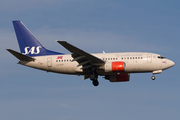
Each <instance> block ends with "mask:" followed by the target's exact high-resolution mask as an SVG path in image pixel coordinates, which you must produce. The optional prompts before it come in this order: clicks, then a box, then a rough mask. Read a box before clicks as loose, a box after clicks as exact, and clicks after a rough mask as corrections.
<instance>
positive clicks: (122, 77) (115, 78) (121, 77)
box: [105, 73, 130, 82]
mask: <svg viewBox="0 0 180 120" xmlns="http://www.w3.org/2000/svg"><path fill="white" fill-rule="evenodd" d="M129 77H130V75H129V73H123V74H117V75H106V76H105V79H107V80H109V81H110V82H127V81H129Z"/></svg>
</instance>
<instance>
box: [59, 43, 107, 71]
mask: <svg viewBox="0 0 180 120" xmlns="http://www.w3.org/2000/svg"><path fill="white" fill-rule="evenodd" d="M57 42H58V43H59V44H61V45H62V46H63V47H65V48H66V49H67V50H69V51H70V52H71V53H72V54H71V56H72V57H73V58H74V59H73V61H77V62H78V63H79V65H78V66H81V65H82V66H83V67H82V69H87V68H92V67H98V66H101V65H104V64H105V61H103V60H101V59H99V58H97V57H95V56H93V55H91V54H89V53H87V52H85V51H83V50H81V49H79V48H77V47H75V46H73V45H71V44H69V43H67V42H66V41H57Z"/></svg>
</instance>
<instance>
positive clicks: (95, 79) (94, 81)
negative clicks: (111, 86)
mask: <svg viewBox="0 0 180 120" xmlns="http://www.w3.org/2000/svg"><path fill="white" fill-rule="evenodd" d="M90 79H91V81H92V84H93V85H94V86H98V85H99V81H98V74H96V73H95V72H93V73H92V74H91V75H90Z"/></svg>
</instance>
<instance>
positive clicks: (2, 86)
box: [0, 0, 180, 120]
mask: <svg viewBox="0 0 180 120" xmlns="http://www.w3.org/2000/svg"><path fill="white" fill-rule="evenodd" d="M179 4H180V2H179V1H178V0H171V1H167V0H151V1H147V0H137V1H133V0H119V1H117V0H111V1H108V0H91V1H86V0H51V1H50V0H31V1H25V0H16V1H11V0H1V4H0V16H1V19H0V21H1V22H0V40H1V44H0V51H1V56H0V58H1V59H0V62H1V64H0V68H1V73H0V118H1V119H3V120H9V119H13V120H24V119H26V120H32V119H33V120H41V119H43V120H52V119H53V120H84V119H85V120H92V119H99V120H109V119H113V120H119V119H122V120H132V119H137V120H144V119H146V120H152V119H156V120H159V119H163V120H169V119H171V120H177V119H179V118H180V117H179V111H180V104H179V101H180V96H179V91H180V87H179V85H180V81H179V72H178V71H179V69H178V68H179V67H180V66H179V63H178V61H179V60H180V58H179V55H178V51H179V44H180V42H179V39H180V37H179V33H180V22H179V20H180V14H179V13H180V8H179ZM12 20H22V21H23V23H24V24H25V25H26V26H27V27H28V28H29V29H30V30H31V32H32V33H33V34H34V35H35V36H36V38H38V40H39V41H40V42H41V43H42V44H43V45H44V46H45V47H47V48H48V49H51V50H55V51H58V52H63V53H69V52H68V51H67V50H66V49H65V48H63V47H62V46H61V45H59V44H58V43H57V42H56V41H55V40H66V41H68V42H69V43H71V44H73V45H75V46H77V47H79V48H81V49H83V50H84V51H87V52H90V53H98V52H102V51H105V52H126V51H127V52H131V51H132V52H141V51H143V52H153V53H158V54H162V55H163V56H166V57H167V58H168V59H171V60H173V61H174V62H175V63H176V64H175V66H174V67H172V68H170V69H168V70H165V71H163V73H162V74H158V75H156V80H155V81H152V80H151V73H141V74H131V76H130V82H126V83H110V82H109V81H106V80H104V79H103V78H102V77H99V81H100V85H99V86H98V87H94V86H93V85H92V84H91V81H90V80H85V81H82V78H83V77H82V76H80V77H79V76H71V75H62V74H55V73H47V72H44V71H40V70H36V69H32V68H28V67H24V66H21V65H18V64H16V63H17V62H18V60H17V59H16V58H14V56H12V55H11V54H9V53H8V52H7V51H6V50H5V49H6V48H11V49H14V50H16V51H19V46H18V43H17V40H16V36H15V33H14V29H13V26H12Z"/></svg>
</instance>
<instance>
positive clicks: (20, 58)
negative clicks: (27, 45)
mask: <svg viewBox="0 0 180 120" xmlns="http://www.w3.org/2000/svg"><path fill="white" fill-rule="evenodd" d="M6 50H7V51H9V52H10V53H11V54H13V55H14V56H15V57H16V58H17V59H19V60H20V61H21V60H22V61H34V60H35V59H34V58H32V57H29V56H27V55H23V54H21V53H19V52H16V51H14V50H11V49H6Z"/></svg>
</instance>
